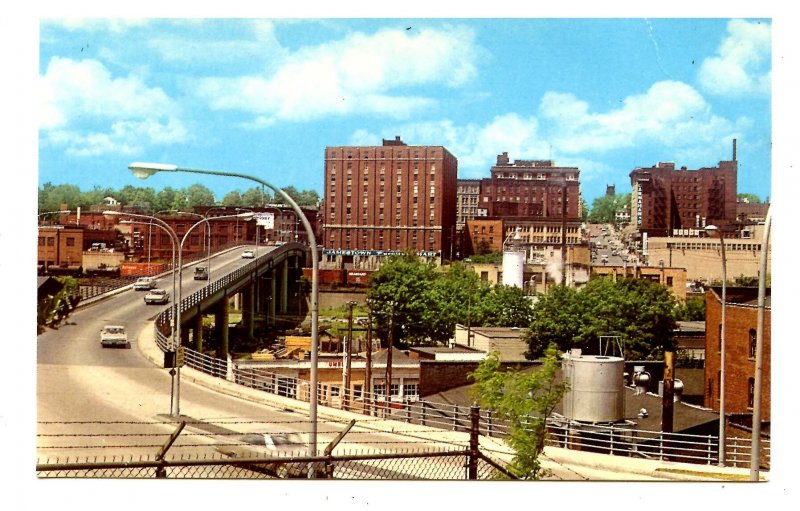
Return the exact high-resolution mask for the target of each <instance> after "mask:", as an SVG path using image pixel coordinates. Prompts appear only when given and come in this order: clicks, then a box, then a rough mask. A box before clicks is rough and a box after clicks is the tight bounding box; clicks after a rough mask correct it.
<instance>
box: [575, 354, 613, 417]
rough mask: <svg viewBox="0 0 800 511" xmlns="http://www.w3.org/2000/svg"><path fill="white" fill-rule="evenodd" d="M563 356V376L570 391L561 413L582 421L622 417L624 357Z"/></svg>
mask: <svg viewBox="0 0 800 511" xmlns="http://www.w3.org/2000/svg"><path fill="white" fill-rule="evenodd" d="M575 355H576V354H574V353H571V354H569V355H568V356H567V357H566V362H565V364H564V375H565V379H566V381H567V382H569V386H570V387H569V391H568V392H567V394H566V395H565V396H564V400H563V403H564V415H565V416H566V417H567V418H568V419H571V420H576V421H583V422H616V421H620V420H622V419H623V418H624V414H625V410H624V398H625V396H624V394H623V392H624V386H625V378H624V369H625V364H624V362H625V361H624V360H623V359H622V358H620V357H606V356H599V355H578V356H575Z"/></svg>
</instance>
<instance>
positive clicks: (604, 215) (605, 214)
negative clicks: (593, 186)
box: [587, 193, 631, 224]
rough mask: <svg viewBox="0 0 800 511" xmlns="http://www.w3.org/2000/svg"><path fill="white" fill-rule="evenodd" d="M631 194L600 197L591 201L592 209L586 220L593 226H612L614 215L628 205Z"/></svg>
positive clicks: (614, 220)
mask: <svg viewBox="0 0 800 511" xmlns="http://www.w3.org/2000/svg"><path fill="white" fill-rule="evenodd" d="M630 198H631V194H629V193H626V194H615V195H602V196H600V197H597V198H596V199H595V200H594V201H592V209H591V211H590V212H589V216H588V218H587V220H588V221H589V222H590V223H593V224H613V223H615V222H616V214H617V213H620V212H622V211H624V210H625V209H626V208H627V207H628V205H629V204H630Z"/></svg>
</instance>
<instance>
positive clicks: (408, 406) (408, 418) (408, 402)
mask: <svg viewBox="0 0 800 511" xmlns="http://www.w3.org/2000/svg"><path fill="white" fill-rule="evenodd" d="M406 422H411V400H410V399H406Z"/></svg>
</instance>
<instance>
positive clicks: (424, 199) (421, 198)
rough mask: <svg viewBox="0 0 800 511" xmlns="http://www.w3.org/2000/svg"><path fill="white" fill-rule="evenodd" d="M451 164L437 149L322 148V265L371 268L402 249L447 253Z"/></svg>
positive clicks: (453, 181)
mask: <svg viewBox="0 0 800 511" xmlns="http://www.w3.org/2000/svg"><path fill="white" fill-rule="evenodd" d="M457 174H458V161H457V160H456V157H455V156H453V155H452V154H451V153H450V152H449V151H448V150H447V149H445V148H444V147H442V146H409V145H407V144H405V143H404V142H403V141H402V140H401V139H400V137H396V138H395V139H394V140H383V144H382V145H380V146H359V147H349V146H339V147H327V148H325V206H324V210H323V214H322V231H323V235H322V239H321V240H320V241H321V244H322V246H323V261H322V263H323V265H325V266H328V267H331V266H333V267H340V268H341V267H345V268H348V267H359V268H376V267H377V266H379V265H380V263H381V261H382V260H383V257H385V256H387V255H391V254H395V253H402V252H403V251H406V250H408V249H410V250H413V251H415V252H417V253H419V254H421V255H423V256H425V257H429V258H431V259H435V260H441V259H450V258H451V257H452V254H453V252H454V238H455V227H456V187H457Z"/></svg>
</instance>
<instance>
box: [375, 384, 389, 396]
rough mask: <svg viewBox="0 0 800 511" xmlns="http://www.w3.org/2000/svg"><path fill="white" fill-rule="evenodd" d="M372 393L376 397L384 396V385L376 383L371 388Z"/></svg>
mask: <svg viewBox="0 0 800 511" xmlns="http://www.w3.org/2000/svg"><path fill="white" fill-rule="evenodd" d="M372 393H373V394H374V395H375V396H376V397H377V396H380V397H383V396H385V395H386V385H384V384H383V383H376V384H375V385H373V386H372Z"/></svg>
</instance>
